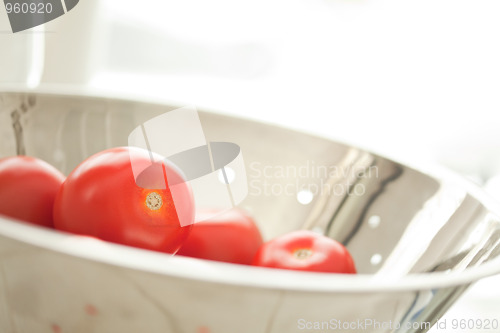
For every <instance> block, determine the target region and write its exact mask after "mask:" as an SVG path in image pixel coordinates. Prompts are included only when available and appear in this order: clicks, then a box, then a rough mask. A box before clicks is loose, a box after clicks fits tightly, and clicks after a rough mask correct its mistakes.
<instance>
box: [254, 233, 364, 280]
mask: <svg viewBox="0 0 500 333" xmlns="http://www.w3.org/2000/svg"><path fill="white" fill-rule="evenodd" d="M252 264H253V265H256V266H264V267H274V268H283V269H292V270H299V271H313V272H330V273H349V274H354V273H356V268H355V266H354V262H353V260H352V258H351V255H350V254H349V252H348V251H347V249H346V248H345V247H344V246H343V245H342V244H340V243H339V242H337V241H335V240H333V239H331V238H328V237H326V236H323V235H320V234H317V233H315V232H312V231H308V230H297V231H293V232H290V233H287V234H285V235H282V236H279V237H277V238H275V239H273V240H271V241H269V242H267V243H264V245H262V247H261V248H260V249H259V251H258V252H257V254H256V255H255V258H254V260H253V262H252Z"/></svg>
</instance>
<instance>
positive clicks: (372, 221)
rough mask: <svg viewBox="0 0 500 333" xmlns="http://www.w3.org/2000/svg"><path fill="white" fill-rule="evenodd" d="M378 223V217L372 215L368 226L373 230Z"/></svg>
mask: <svg viewBox="0 0 500 333" xmlns="http://www.w3.org/2000/svg"><path fill="white" fill-rule="evenodd" d="M380 221H381V219H380V216H378V215H372V216H370V218H369V219H368V225H369V226H370V228H372V229H375V228H377V227H378V226H379V225H380Z"/></svg>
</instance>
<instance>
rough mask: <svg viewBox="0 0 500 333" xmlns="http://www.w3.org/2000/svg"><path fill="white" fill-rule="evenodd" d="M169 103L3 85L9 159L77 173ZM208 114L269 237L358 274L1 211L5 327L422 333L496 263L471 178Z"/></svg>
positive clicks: (1, 135)
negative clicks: (101, 232) (346, 256)
mask: <svg viewBox="0 0 500 333" xmlns="http://www.w3.org/2000/svg"><path fill="white" fill-rule="evenodd" d="M174 108H176V106H167V105H160V104H151V103H143V102H135V101H127V100H119V99H110V98H94V97H83V96H80V97H78V96H69V95H68V96H63V95H51V94H35V93H7V92H4V93H0V157H3V156H8V155H14V154H28V155H34V156H38V157H40V158H42V159H44V160H46V161H48V162H49V163H51V164H53V165H55V166H56V167H58V168H59V169H60V170H62V171H63V172H64V173H66V174H67V173H69V172H70V171H71V170H72V168H74V167H75V166H76V165H77V164H78V163H79V162H80V161H82V160H83V159H84V158H86V157H88V156H90V155H91V154H93V153H95V152H97V151H100V150H102V149H105V148H107V147H112V146H120V145H126V144H127V136H128V134H129V133H130V131H131V130H133V129H134V128H135V127H136V126H137V125H138V124H141V123H142V122H144V121H146V120H148V119H150V118H152V117H154V116H156V115H159V114H162V113H164V112H166V111H168V110H172V109H174ZM200 118H201V121H202V125H203V128H204V131H205V134H206V136H207V139H208V140H210V141H227V142H234V143H236V144H238V145H239V146H240V147H241V150H242V153H243V157H244V160H245V167H246V170H247V178H248V184H249V195H248V197H247V198H246V199H245V200H244V201H243V202H242V203H241V205H240V206H241V207H242V208H244V209H247V210H248V211H249V212H251V213H252V214H253V215H254V217H255V219H256V220H257V222H258V224H259V227H260V229H261V230H262V232H263V235H264V237H265V238H266V239H269V238H271V237H273V236H276V235H279V234H282V233H284V232H287V231H290V230H294V229H298V228H309V229H312V230H316V231H318V232H322V233H324V234H326V235H328V236H330V237H333V238H335V239H337V240H339V241H341V242H343V243H344V244H346V246H347V247H348V249H349V250H350V251H351V253H352V255H353V257H354V260H355V262H356V265H357V268H358V271H359V272H360V273H361V274H359V275H357V276H343V275H340V276H338V275H330V274H315V273H297V272H287V271H279V270H270V269H261V268H256V267H246V266H240V265H229V264H223V263H216V262H209V261H200V260H196V259H191V258H184V257H180V256H173V257H171V256H167V255H163V254H159V253H154V252H149V251H143V250H138V249H132V248H127V247H123V246H118V245H113V244H108V243H103V242H99V241H89V240H86V239H85V238H82V237H78V236H73V235H67V234H63V233H58V232H54V231H50V230H44V229H40V228H37V227H32V226H29V225H26V224H22V223H18V222H15V221H12V220H9V219H7V218H2V217H0V331H1V332H6V333H14V332H15V333H24V332H26V333H32V332H97V333H101V332H102V333H111V332H120V333H127V332H131V333H132V332H134V333H135V332H139V331H141V332H153V333H154V332H176V333H184V332H186V333H188V332H192V333H208V332H211V333H215V332H217V333H219V332H220V333H225V332H241V333H245V332H249V333H250V332H251V333H259V332H262V333H271V332H274V333H281V332H287V333H288V332H303V331H314V332H328V331H332V332H353V331H356V332H362V331H368V332H425V331H426V330H428V329H429V327H430V325H431V324H433V323H434V322H435V321H436V320H437V319H438V318H439V317H440V316H441V315H442V314H443V313H444V312H445V311H446V309H447V308H448V307H449V306H450V305H451V304H452V303H453V302H454V301H455V300H456V299H457V298H458V297H459V296H460V294H461V293H462V292H463V291H464V290H465V288H467V286H468V285H470V284H471V283H473V282H474V281H476V280H477V279H479V278H481V277H484V276H488V275H492V274H496V273H499V272H500V257H499V256H498V255H499V253H500V246H499V243H500V222H499V219H498V212H499V211H498V208H497V207H496V205H495V204H494V203H493V202H490V201H489V199H488V198H487V197H486V196H485V195H484V194H483V193H482V192H481V190H479V189H477V188H475V187H474V186H472V185H470V184H468V183H466V182H465V181H463V180H461V179H459V178H456V177H455V176H453V175H450V174H448V173H446V172H445V173H443V174H441V172H437V171H436V172H434V171H433V172H422V171H420V170H417V169H415V168H412V167H409V166H407V165H404V164H401V163H397V162H395V161H392V160H389V159H387V158H383V157H381V156H378V155H375V154H371V153H370V152H366V151H362V150H360V149H357V148H356V147H350V146H347V145H343V144H340V143H337V142H332V141H330V140H326V139H324V138H319V137H314V136H310V135H306V134H303V133H298V132H294V131H291V130H287V129H284V128H279V127H275V126H270V125H266V124H261V123H256V122H251V121H248V120H244V119H239V118H232V117H228V116H223V115H220V114H216V113H210V112H201V113H200ZM431 174H432V175H431ZM304 198H305V199H304ZM309 201H310V202H309Z"/></svg>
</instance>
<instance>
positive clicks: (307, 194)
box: [297, 190, 314, 205]
mask: <svg viewBox="0 0 500 333" xmlns="http://www.w3.org/2000/svg"><path fill="white" fill-rule="evenodd" d="M313 199H314V194H313V193H312V192H311V191H309V190H300V191H299V192H297V201H298V202H299V203H301V204H303V205H307V204H310V203H311V201H312V200H313Z"/></svg>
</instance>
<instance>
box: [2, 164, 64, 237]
mask: <svg viewBox="0 0 500 333" xmlns="http://www.w3.org/2000/svg"><path fill="white" fill-rule="evenodd" d="M63 181H64V175H63V174H62V173H61V172H60V171H59V170H57V169H56V168H54V167H53V166H52V165H50V164H48V163H47V162H45V161H42V160H40V159H38V158H34V157H29V156H12V157H6V158H3V159H0V214H4V215H6V216H9V217H13V218H16V219H19V220H23V221H25V222H29V223H33V224H36V225H40V226H44V227H50V228H52V227H53V225H54V224H53V220H52V208H53V205H54V199H55V197H56V194H57V192H58V191H59V188H60V187H61V184H62V182H63Z"/></svg>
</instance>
